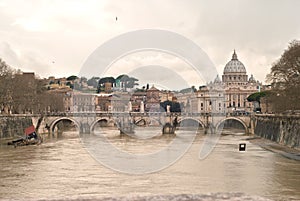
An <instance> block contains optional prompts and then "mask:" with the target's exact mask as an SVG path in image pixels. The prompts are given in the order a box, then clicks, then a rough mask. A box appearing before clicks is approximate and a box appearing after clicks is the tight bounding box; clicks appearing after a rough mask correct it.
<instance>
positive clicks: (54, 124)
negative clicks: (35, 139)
mask: <svg viewBox="0 0 300 201" xmlns="http://www.w3.org/2000/svg"><path fill="white" fill-rule="evenodd" d="M63 120H68V121H71V122H73V123H74V124H75V126H76V127H77V129H78V131H79V132H80V125H79V123H78V122H77V121H76V120H75V119H72V118H70V117H61V118H58V119H55V120H54V121H52V122H51V124H50V132H51V133H54V129H55V126H56V125H57V124H58V123H59V122H60V121H63Z"/></svg>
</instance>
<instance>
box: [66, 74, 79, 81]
mask: <svg viewBox="0 0 300 201" xmlns="http://www.w3.org/2000/svg"><path fill="white" fill-rule="evenodd" d="M76 79H78V77H77V76H76V75H71V76H69V77H67V80H68V81H74V80H76Z"/></svg>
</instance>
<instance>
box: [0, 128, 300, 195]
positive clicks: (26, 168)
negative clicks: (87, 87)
mask: <svg viewBox="0 0 300 201" xmlns="http://www.w3.org/2000/svg"><path fill="white" fill-rule="evenodd" d="M97 132H104V131H103V130H102V131H96V135H95V136H93V135H91V136H89V139H90V141H96V140H99V138H97V137H96V136H97ZM136 132H137V133H138V134H139V135H141V136H143V135H145V136H146V135H151V133H159V132H160V128H151V127H145V128H139V129H137V131H136ZM239 132H240V131H237V130H229V131H227V134H229V135H222V136H221V137H220V139H219V141H218V143H217V145H216V147H215V148H214V150H213V151H212V152H211V153H210V154H209V156H208V157H207V158H205V159H204V160H199V158H198V155H199V149H200V146H201V144H202V143H203V141H204V138H205V135H204V134H203V132H202V131H199V133H198V134H197V136H196V138H195V140H194V141H193V143H192V145H191V147H190V148H189V149H188V151H187V152H186V153H185V154H184V155H183V157H181V158H180V159H179V160H177V161H176V162H175V163H174V164H172V165H170V166H168V167H166V168H165V169H163V170H161V171H158V172H155V173H151V174H141V175H134V174H126V173H120V172H117V171H114V170H112V169H110V168H107V167H105V166H103V165H102V164H101V163H99V162H98V161H97V160H95V159H94V157H92V156H91V155H90V154H89V152H88V151H87V149H86V148H85V146H84V145H83V144H82V141H81V140H80V138H79V137H78V133H76V132H64V133H63V134H62V135H61V136H58V137H46V136H45V141H44V143H43V144H41V145H39V146H26V147H17V148H14V147H11V146H7V145H1V147H0V199H13V200H20V199H21V200H23V199H83V198H103V197H115V196H116V197H119V196H137V195H138V196H144V195H145V196H155V195H170V196H171V195H175V194H207V193H217V192H221V193H222V192H226V193H232V192H240V193H244V194H247V195H255V196H261V197H264V198H269V199H272V200H300V162H299V161H295V160H291V159H287V158H285V157H283V156H281V155H279V154H276V153H273V152H270V151H267V150H264V149H262V148H261V147H260V146H258V145H254V144H252V143H250V142H249V141H246V140H245V138H247V136H243V135H239V134H241V133H239ZM105 133H106V135H107V136H108V138H109V140H108V142H107V143H111V144H113V145H114V146H116V147H118V148H119V149H123V150H126V151H128V152H130V153H139V154H140V153H144V152H146V153H147V152H149V151H152V152H153V151H154V152H155V151H157V150H158V151H159V150H160V149H163V148H165V147H166V146H168V144H169V143H170V141H172V140H173V138H176V139H178V140H179V142H180V140H181V139H182V140H184V139H183V138H182V135H184V134H185V133H186V132H185V131H184V130H181V131H178V132H177V135H176V136H175V137H165V136H159V135H157V136H155V137H153V138H149V139H147V140H143V139H135V138H129V137H120V136H119V131H118V130H116V129H111V128H107V129H106V130H105ZM149 133H150V134H149ZM241 142H245V143H246V145H247V149H246V151H245V152H240V151H239V150H238V144H239V143H241Z"/></svg>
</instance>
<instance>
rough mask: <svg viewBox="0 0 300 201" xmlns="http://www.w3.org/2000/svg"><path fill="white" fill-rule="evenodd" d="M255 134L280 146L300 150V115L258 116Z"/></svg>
mask: <svg viewBox="0 0 300 201" xmlns="http://www.w3.org/2000/svg"><path fill="white" fill-rule="evenodd" d="M254 133H255V134H256V135H258V136H261V137H264V138H266V139H269V140H272V141H275V142H278V143H279V144H283V145H286V146H289V147H294V148H300V115H274V114H268V115H256V122H255V129H254Z"/></svg>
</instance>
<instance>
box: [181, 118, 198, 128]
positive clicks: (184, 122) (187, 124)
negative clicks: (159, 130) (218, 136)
mask: <svg viewBox="0 0 300 201" xmlns="http://www.w3.org/2000/svg"><path fill="white" fill-rule="evenodd" d="M178 127H179V129H181V130H203V129H204V125H203V123H202V122H201V121H198V120H196V119H192V118H186V119H181V120H180V121H179V122H178Z"/></svg>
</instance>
